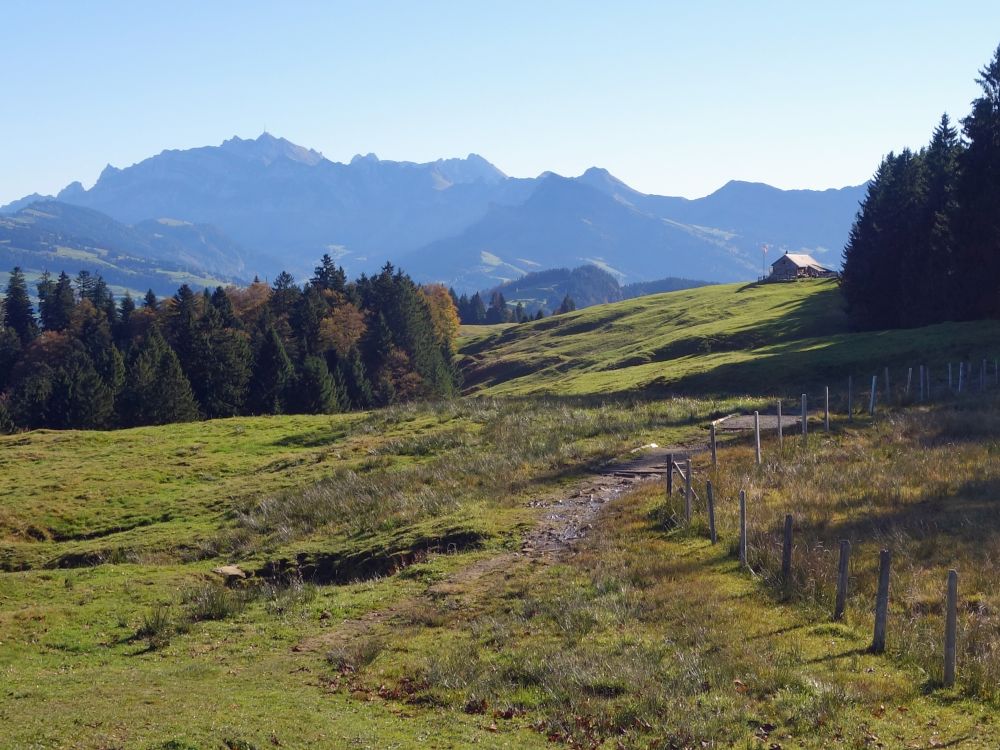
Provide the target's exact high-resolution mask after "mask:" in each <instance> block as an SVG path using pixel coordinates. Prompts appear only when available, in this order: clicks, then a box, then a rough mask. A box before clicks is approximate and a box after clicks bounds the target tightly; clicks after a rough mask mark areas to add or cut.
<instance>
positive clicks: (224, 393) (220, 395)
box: [190, 306, 251, 419]
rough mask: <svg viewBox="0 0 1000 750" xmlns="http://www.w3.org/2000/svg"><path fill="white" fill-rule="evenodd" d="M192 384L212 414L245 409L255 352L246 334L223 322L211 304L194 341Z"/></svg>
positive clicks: (233, 413) (232, 413) (203, 407)
mask: <svg viewBox="0 0 1000 750" xmlns="http://www.w3.org/2000/svg"><path fill="white" fill-rule="evenodd" d="M193 353H194V357H193V361H192V373H191V378H190V379H191V387H192V390H193V391H194V395H195V399H196V400H197V401H198V403H199V405H200V406H201V410H202V413H204V414H205V416H206V417H208V418H210V419H211V418H215V417H232V416H236V415H237V414H240V413H241V412H242V411H243V406H244V404H245V402H246V396H247V386H248V383H249V381H250V364H251V352H250V344H249V342H248V340H247V337H246V334H245V333H243V332H242V331H236V330H233V329H232V328H226V327H224V326H223V325H222V315H221V314H220V313H219V312H218V310H217V309H216V308H215V307H214V306H210V307H209V309H208V310H207V311H206V312H205V315H204V316H203V317H202V319H201V321H199V323H198V326H197V331H196V333H195V336H194V342H193Z"/></svg>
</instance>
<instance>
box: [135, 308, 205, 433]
mask: <svg viewBox="0 0 1000 750" xmlns="http://www.w3.org/2000/svg"><path fill="white" fill-rule="evenodd" d="M120 413H121V417H122V422H123V423H125V424H127V425H147V424H151V425H156V424H169V423H170V422H189V421H191V420H193V419H197V418H198V407H197V405H196V404H195V400H194V395H193V394H192V392H191V384H190V383H189V382H188V380H187V378H186V377H185V376H184V372H183V371H182V370H181V364H180V361H179V360H178V359H177V355H176V354H175V353H174V350H173V349H171V348H170V345H169V344H167V342H166V340H165V339H164V338H163V335H162V334H161V333H160V330H159V328H158V327H156V326H153V327H152V328H151V329H150V331H149V333H148V335H147V336H146V338H145V340H144V341H143V342H142V344H141V345H140V346H139V348H138V350H137V351H136V353H135V356H134V357H133V359H132V362H131V363H130V364H129V368H128V375H127V377H126V380H125V389H124V391H123V392H122V397H121V399H120Z"/></svg>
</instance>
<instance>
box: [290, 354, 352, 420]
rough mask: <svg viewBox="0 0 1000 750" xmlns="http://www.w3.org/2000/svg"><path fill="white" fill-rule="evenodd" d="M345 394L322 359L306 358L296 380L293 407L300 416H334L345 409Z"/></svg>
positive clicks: (292, 400)
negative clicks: (340, 390) (338, 387)
mask: <svg viewBox="0 0 1000 750" xmlns="http://www.w3.org/2000/svg"><path fill="white" fill-rule="evenodd" d="M343 398H344V397H343V394H342V393H339V392H338V391H337V385H336V383H335V382H334V379H333V377H332V376H331V375H330V370H329V369H328V368H327V366H326V362H324V361H323V359H322V358H321V357H314V356H310V357H306V358H305V359H304V360H303V361H302V367H301V368H300V370H299V373H298V375H297V376H296V378H295V388H294V389H293V397H292V399H291V406H292V409H293V410H294V411H296V412H297V413H299V414H332V413H334V412H337V411H341V409H342V408H343Z"/></svg>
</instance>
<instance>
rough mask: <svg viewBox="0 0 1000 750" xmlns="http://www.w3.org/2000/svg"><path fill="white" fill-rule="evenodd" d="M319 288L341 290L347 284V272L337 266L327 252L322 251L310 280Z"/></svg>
mask: <svg viewBox="0 0 1000 750" xmlns="http://www.w3.org/2000/svg"><path fill="white" fill-rule="evenodd" d="M310 283H311V284H312V285H313V286H315V287H319V288H320V289H327V290H329V291H331V292H343V291H344V289H345V288H346V286H347V274H345V273H344V269H343V268H340V267H338V266H337V264H336V263H334V262H333V258H331V257H330V256H329V255H328V254H326V253H324V254H323V257H322V259H320V262H319V265H318V266H316V270H315V271H314V272H313V277H312V279H311V282H310Z"/></svg>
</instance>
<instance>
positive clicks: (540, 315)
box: [535, 307, 545, 320]
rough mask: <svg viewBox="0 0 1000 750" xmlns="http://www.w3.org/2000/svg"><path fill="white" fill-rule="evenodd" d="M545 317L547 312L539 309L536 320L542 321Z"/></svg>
mask: <svg viewBox="0 0 1000 750" xmlns="http://www.w3.org/2000/svg"><path fill="white" fill-rule="evenodd" d="M544 317H545V311H544V310H543V309H542V308H540V307H539V308H538V312H536V313H535V320H541V319H542V318H544Z"/></svg>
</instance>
